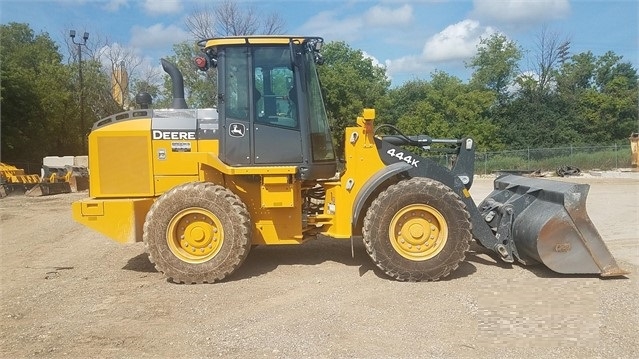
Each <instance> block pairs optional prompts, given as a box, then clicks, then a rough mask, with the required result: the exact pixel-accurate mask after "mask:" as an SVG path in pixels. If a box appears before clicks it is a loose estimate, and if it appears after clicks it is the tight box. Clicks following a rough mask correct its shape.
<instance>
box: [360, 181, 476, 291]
mask: <svg viewBox="0 0 639 359" xmlns="http://www.w3.org/2000/svg"><path fill="white" fill-rule="evenodd" d="M470 230H471V223H470V214H469V213H468V211H467V210H466V205H465V204H464V202H462V200H461V198H460V197H459V196H458V195H457V194H456V193H455V192H453V191H452V190H451V189H450V188H449V187H447V186H445V185H444V184H442V183H441V182H438V181H435V180H432V179H429V178H421V177H417V178H411V179H408V180H403V181H400V182H399V183H397V184H395V185H392V186H390V187H388V188H387V189H386V190H384V191H383V192H381V193H380V194H379V196H378V197H377V198H376V199H375V200H374V201H373V202H372V203H371V206H370V207H369V209H368V211H367V212H366V217H365V218H364V227H363V230H362V232H363V238H364V245H365V246H366V251H367V252H368V254H369V255H370V257H371V258H372V259H373V262H375V264H376V265H377V266H378V267H379V268H380V269H381V270H382V271H384V273H386V274H387V275H388V276H390V277H392V278H394V279H396V280H400V281H411V282H417V281H436V280H439V279H441V278H444V277H446V276H448V275H449V274H450V273H451V272H452V271H454V270H455V269H456V268H457V267H458V266H459V263H461V262H462V261H463V260H464V259H465V257H466V251H468V248H469V242H470V240H471V239H472V234H471V231H470Z"/></svg>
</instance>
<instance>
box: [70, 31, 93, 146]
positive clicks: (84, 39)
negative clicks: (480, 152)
mask: <svg viewBox="0 0 639 359" xmlns="http://www.w3.org/2000/svg"><path fill="white" fill-rule="evenodd" d="M69 37H71V41H72V42H73V43H74V44H76V45H78V74H79V80H80V128H81V129H82V150H83V151H85V150H86V148H87V144H86V136H85V133H84V131H85V130H86V129H85V128H84V86H83V85H82V46H83V45H84V46H86V44H87V40H88V39H89V33H88V32H85V33H84V35H82V42H75V30H69Z"/></svg>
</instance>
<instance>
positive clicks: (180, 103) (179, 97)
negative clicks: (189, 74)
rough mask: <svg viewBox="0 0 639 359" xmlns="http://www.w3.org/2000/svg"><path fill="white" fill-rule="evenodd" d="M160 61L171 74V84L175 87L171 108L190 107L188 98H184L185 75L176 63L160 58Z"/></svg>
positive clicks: (165, 70)
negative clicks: (187, 101)
mask: <svg viewBox="0 0 639 359" xmlns="http://www.w3.org/2000/svg"><path fill="white" fill-rule="evenodd" d="M160 61H161V62H162V68H163V69H164V72H166V73H167V74H169V76H171V86H172V87H173V103H172V104H171V108H174V109H186V108H189V106H187V105H186V100H185V99H184V77H182V73H181V72H180V70H178V68H177V67H175V65H173V64H172V63H170V62H168V61H167V60H165V59H160Z"/></svg>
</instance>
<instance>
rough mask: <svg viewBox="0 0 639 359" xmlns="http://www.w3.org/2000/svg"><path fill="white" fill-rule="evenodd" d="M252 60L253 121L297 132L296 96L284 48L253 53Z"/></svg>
mask: <svg viewBox="0 0 639 359" xmlns="http://www.w3.org/2000/svg"><path fill="white" fill-rule="evenodd" d="M253 58H254V71H253V76H254V85H255V95H254V100H255V109H256V111H255V112H256V121H257V122H260V123H264V124H270V125H273V126H282V127H288V128H298V115H297V94H296V89H295V87H294V83H295V82H294V73H293V66H292V65H291V62H290V50H289V48H288V46H287V47H272V48H259V49H256V50H255V54H254V57H253Z"/></svg>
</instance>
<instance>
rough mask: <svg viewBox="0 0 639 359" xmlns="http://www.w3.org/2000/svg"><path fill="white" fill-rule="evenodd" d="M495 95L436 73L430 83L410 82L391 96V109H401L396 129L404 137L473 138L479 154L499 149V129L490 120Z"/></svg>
mask: <svg viewBox="0 0 639 359" xmlns="http://www.w3.org/2000/svg"><path fill="white" fill-rule="evenodd" d="M494 102H495V94H494V93H493V92H492V91H489V90H485V89H480V88H476V87H473V86H470V85H468V84H464V83H463V82H462V81H461V80H460V79H459V78H457V77H455V76H451V75H449V74H447V73H444V72H435V73H434V74H433V75H432V79H431V81H430V82H426V81H422V80H416V81H409V82H407V83H406V84H404V85H403V86H401V87H399V88H397V89H393V90H391V91H390V93H389V107H390V108H394V109H399V111H401V114H399V115H398V116H399V117H398V120H397V126H398V128H399V129H400V130H401V131H402V132H404V133H405V134H427V135H430V136H432V137H437V138H463V137H472V138H474V139H475V140H476V141H477V143H478V147H479V149H480V150H486V149H492V150H494V149H500V148H502V147H503V144H502V143H500V142H499V141H497V140H496V138H497V133H498V127H497V126H496V125H495V124H494V123H493V122H492V120H491V118H490V116H489V109H490V108H491V106H492V104H493V103H494Z"/></svg>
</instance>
